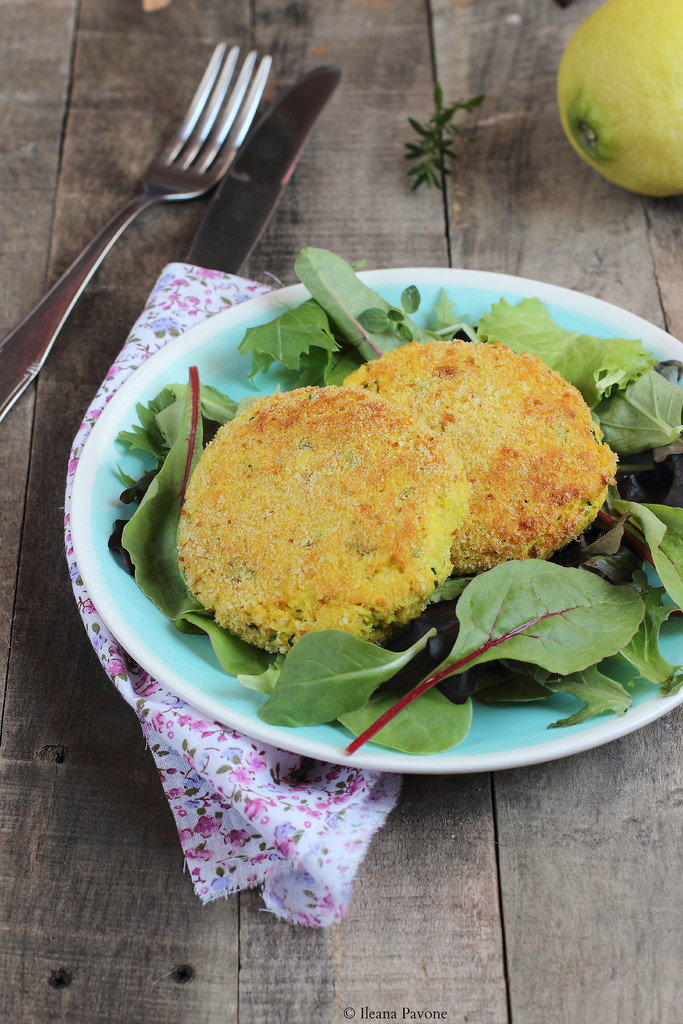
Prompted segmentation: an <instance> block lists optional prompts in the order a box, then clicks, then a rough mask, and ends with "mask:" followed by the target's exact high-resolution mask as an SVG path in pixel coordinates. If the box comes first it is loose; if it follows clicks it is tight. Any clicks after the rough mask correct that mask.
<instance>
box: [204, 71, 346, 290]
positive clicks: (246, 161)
mask: <svg viewBox="0 0 683 1024" xmlns="http://www.w3.org/2000/svg"><path fill="white" fill-rule="evenodd" d="M340 78H341V71H340V70H339V68H336V67H332V66H327V65H323V66H321V67H318V68H314V69H313V70H312V71H309V72H308V73H307V74H305V75H303V76H302V77H301V78H300V79H299V80H298V81H297V82H295V83H294V85H293V86H291V87H290V88H289V89H288V90H286V91H285V92H284V93H283V94H282V95H281V96H280V97H279V98H278V99H276V100H275V101H274V102H273V104H272V105H271V106H270V108H269V109H268V111H267V112H266V113H265V114H264V116H263V117H262V119H261V120H260V122H259V123H258V124H257V125H256V127H255V128H254V129H253V130H252V132H251V134H250V137H249V139H248V140H247V145H246V146H245V147H244V148H243V150H242V152H241V153H240V155H239V157H238V158H237V160H236V161H235V163H234V164H233V166H232V168H231V169H230V171H229V172H228V174H227V175H226V176H225V178H224V179H223V181H222V182H221V184H220V185H219V186H218V188H217V189H216V191H215V192H214V193H213V195H212V197H211V199H210V201H209V205H208V208H207V210H206V213H205V214H204V217H203V219H202V221H201V223H200V225H199V228H198V229H197V233H196V234H195V237H194V241H193V242H192V245H191V247H190V250H189V252H188V255H187V262H188V263H192V264H194V265H195V266H198V267H204V268H205V269H207V270H221V271H224V272H229V273H233V274H236V273H238V272H239V270H240V269H241V267H242V266H243V265H244V263H245V262H246V260H247V258H248V256H249V254H250V253H251V252H252V250H253V249H254V247H255V246H256V243H257V242H258V240H259V238H260V237H261V235H262V234H263V231H264V229H265V227H266V224H267V223H268V221H269V220H270V218H271V216H272V214H273V211H274V210H275V208H276V206H277V204H278V203H279V202H280V198H281V196H282V193H283V192H284V190H285V188H286V187H287V184H288V183H289V180H290V178H291V177H292V174H293V172H294V169H295V167H296V165H297V163H298V161H299V157H300V156H301V153H302V152H303V149H304V146H305V145H306V142H307V141H308V138H309V136H310V134H311V132H312V130H313V128H314V126H315V124H316V122H317V120H318V117H319V116H320V114H321V113H322V110H323V108H324V107H325V105H326V103H327V101H328V100H329V99H330V97H331V96H332V94H333V92H334V90H335V89H336V88H337V85H338V83H339V79H340Z"/></svg>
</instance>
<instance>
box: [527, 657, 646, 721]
mask: <svg viewBox="0 0 683 1024" xmlns="http://www.w3.org/2000/svg"><path fill="white" fill-rule="evenodd" d="M545 685H546V687H547V688H548V689H549V690H551V691H552V692H553V693H570V694H571V695H572V697H576V698H577V699H578V700H580V701H583V707H582V708H581V709H580V711H577V712H576V713H575V714H573V715H569V716H568V717H567V718H560V719H558V721H557V722H553V723H552V725H551V726H550V728H551V729H553V728H556V727H557V726H568V725H579V724H580V723H581V722H586V721H588V719H589V718H594V717H595V716H596V715H602V714H604V713H605V712H606V711H613V712H615V713H616V714H617V715H619V717H621V716H622V715H625V714H626V712H627V711H628V709H629V708H630V707H631V706H632V704H633V699H632V698H631V696H630V694H629V692H628V690H626V689H625V688H624V687H623V686H622V684H621V683H620V682H619V680H618V679H613V678H612V676H609V675H606V673H605V672H603V671H601V669H600V668H599V667H598V666H597V665H589V666H588V667H587V668H585V669H583V670H582V671H581V672H574V673H572V674H571V675H570V676H565V677H564V678H562V679H557V678H549V679H548V680H547V681H546V684H545Z"/></svg>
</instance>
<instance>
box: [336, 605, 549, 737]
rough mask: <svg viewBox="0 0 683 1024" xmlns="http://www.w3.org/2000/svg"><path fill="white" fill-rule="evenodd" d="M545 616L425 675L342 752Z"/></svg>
mask: <svg viewBox="0 0 683 1024" xmlns="http://www.w3.org/2000/svg"><path fill="white" fill-rule="evenodd" d="M550 614H555V613H553V612H549V613H548V615H550ZM545 618H547V615H538V616H537V617H536V618H535V619H529V621H528V622H523V623H522V624H521V625H520V626H516V627H515V628H514V629H511V630H510V632H509V633H505V634H504V635H503V636H499V637H498V638H497V639H496V640H488V641H487V642H486V643H485V644H482V645H481V647H477V649H476V650H474V651H470V653H469V654H466V655H465V656H464V658H461V659H460V660H459V661H456V662H454V663H453V664H452V665H448V666H447V667H446V668H443V669H441V671H440V672H435V673H434V675H433V676H427V678H426V679H423V680H422V682H421V683H418V684H417V686H414V687H413V688H412V690H409V691H408V693H406V694H404V695H403V697H401V698H400V699H399V700H397V701H396V703H395V704H392V705H391V707H390V708H387V710H386V711H385V712H384V714H382V715H380V717H379V718H378V719H377V720H376V721H375V722H373V723H372V725H369V726H368V728H367V729H366V730H365V732H362V733H361V734H360V736H356V738H355V740H353V741H352V742H351V743H349V745H348V747H347V748H346V750H345V751H344V753H346V754H354V753H355V752H356V750H358V748H359V747H362V746H363V744H364V743H367V742H368V740H370V739H372V737H373V736H375V735H376V733H378V732H379V731H380V729H382V728H383V727H384V726H385V725H386V724H387V723H388V722H390V721H391V720H392V718H395V717H396V715H397V714H398V713H399V711H403V709H404V708H406V707H408V705H409V704H412V703H413V701H414V700H417V698H418V697H421V696H422V694H423V693H426V692H427V690H431V688H432V686H436V684H437V683H440V682H441V681H442V680H443V679H447V678H448V676H450V675H453V673H454V672H457V671H458V670H459V669H461V668H464V667H465V665H467V664H469V662H470V661H473V660H474V659H475V658H477V657H478V656H479V655H480V654H483V653H484V652H485V651H488V650H490V649H491V648H492V647H497V646H498V644H501V643H502V642H503V640H507V639H508V638H509V637H511V636H517V635H518V634H519V633H523V632H524V630H525V629H527V628H528V627H529V626H534V625H535V624H536V623H537V622H541V621H542V620H543V619H545Z"/></svg>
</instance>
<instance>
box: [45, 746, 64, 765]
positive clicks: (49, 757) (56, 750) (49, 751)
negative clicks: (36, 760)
mask: <svg viewBox="0 0 683 1024" xmlns="http://www.w3.org/2000/svg"><path fill="white" fill-rule="evenodd" d="M66 754H67V748H66V747H65V746H64V744H63V743H46V744H45V746H44V747H43V749H42V750H41V752H40V756H41V760H43V761H54V763H55V764H63V763H64V761H66Z"/></svg>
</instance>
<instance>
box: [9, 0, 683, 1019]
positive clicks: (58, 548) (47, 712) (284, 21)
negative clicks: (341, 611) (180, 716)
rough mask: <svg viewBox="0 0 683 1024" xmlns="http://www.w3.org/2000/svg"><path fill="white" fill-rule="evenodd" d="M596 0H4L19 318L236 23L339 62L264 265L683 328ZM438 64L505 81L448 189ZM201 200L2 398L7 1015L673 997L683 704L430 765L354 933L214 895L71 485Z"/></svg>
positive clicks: (377, 862)
mask: <svg viewBox="0 0 683 1024" xmlns="http://www.w3.org/2000/svg"><path fill="white" fill-rule="evenodd" d="M598 2H599V0H572V2H571V3H570V4H566V5H563V4H560V3H558V2H551V0H546V2H545V3H539V2H538V0H516V2H515V3H509V2H507V0H469V2H468V0H431V2H430V3H425V2H424V0H402V2H401V3H391V2H390V0H249V2H247V0H201V2H197V0H172V2H171V3H170V4H169V5H167V6H166V7H164V8H163V9H159V10H157V11H155V12H153V13H152V12H149V13H146V12H145V11H144V9H143V6H142V4H141V3H140V0H81V2H80V3H76V0H31V2H23V3H22V2H19V0H15V2H8V0H4V2H3V0H0V27H1V28H2V32H0V112H1V113H2V124H3V143H2V146H0V199H1V200H2V201H1V202H0V288H1V289H2V293H3V303H2V307H1V312H0V326H2V328H3V331H5V330H9V329H10V328H11V327H12V326H13V325H14V323H16V322H17V321H18V320H19V319H20V317H21V315H22V314H23V313H25V312H26V311H28V309H29V308H30V307H31V305H32V304H33V303H34V302H35V301H36V300H37V298H38V297H39V296H40V294H41V293H42V291H43V289H44V287H45V286H46V285H47V284H49V283H50V282H51V281H53V280H54V279H55V278H56V277H57V276H58V274H59V273H60V272H61V271H62V270H63V269H64V268H65V267H66V266H67V265H68V263H69V262H70V261H71V259H72V258H73V257H74V256H75V255H76V254H77V253H78V251H79V250H80V248H81V247H82V245H83V244H84V243H85V242H86V241H87V240H88V239H89V237H90V236H91V235H92V234H93V233H94V231H95V230H97V229H98V228H99V227H100V226H101V224H102V223H103V222H104V221H105V220H106V219H107V218H108V217H109V216H110V214H111V213H113V211H114V210H115V209H116V207H117V206H118V204H119V203H120V202H122V201H123V200H124V199H126V198H127V197H128V196H129V195H130V194H131V193H132V192H133V191H134V190H135V188H136V184H137V182H138V179H139V177H140V174H141V173H142V171H143V169H144V167H145V165H146V163H147V161H148V160H149V159H150V157H151V156H152V154H153V153H154V151H155V150H156V149H157V148H158V147H159V146H160V144H161V142H162V141H163V140H164V139H165V138H166V137H167V136H168V134H169V132H170V131H171V130H172V128H173V127H174V125H175V123H176V121H177V120H178V118H179V116H180V114H181V113H182V111H183V109H184V107H185V105H186V103H187V100H188V98H189V96H190V95H191V93H192V91H193V89H194V87H195V84H196V82H197V80H198V78H199V75H200V74H201V71H202V69H203V66H204V64H205V62H206V60H207V58H208V55H209V53H210V51H211V49H212V47H213V45H214V44H215V42H217V41H218V40H219V39H222V38H227V39H228V40H229V41H231V42H232V41H236V42H239V43H241V44H243V45H245V46H252V45H255V46H256V47H257V48H259V49H260V50H262V51H264V52H265V51H270V52H272V54H273V56H274V70H273V76H272V80H271V83H270V85H269V95H274V94H275V93H276V92H277V91H278V89H279V88H281V87H283V86H286V85H289V84H291V83H292V82H293V81H294V80H295V79H296V78H297V77H298V75H299V74H301V73H302V72H303V71H306V70H308V69H310V68H311V67H313V66H315V65H316V64H320V63H331V64H337V65H339V67H340V68H341V69H342V72H343V79H342V83H341V85H340V87H339V89H338V91H337V93H336V94H335V96H334V98H333V100H332V102H331V103H330V105H329V107H328V109H327V110H326V111H325V113H324V115H323V117H322V118H321V120H320V122H319V124H318V126H317V128H316V131H315V133H314V135H313V136H312V138H311V140H310V142H309V144H308V146H307V148H306V150H305V152H304V154H303V157H302V159H301V162H300V164H299V167H298V168H297V170H296V172H295V174H294V177H293V179H292V181H291V183H290V185H289V187H288V189H287V191H286V193H285V195H284V197H283V199H282V202H281V204H280V206H279V207H278V209H277V211H276V213H275V215H274V217H273V220H272V221H271V223H270V225H269V227H268V229H267V231H266V232H265V234H264V236H263V238H262V239H261V241H260V243H259V245H258V246H257V248H256V249H255V251H254V253H253V254H252V257H251V259H250V261H249V264H248V266H247V267H245V268H244V271H245V272H246V273H247V274H249V275H250V276H253V277H255V278H268V279H272V277H274V278H275V279H276V280H280V281H282V282H283V283H286V284H288V283H291V282H292V281H293V280H294V275H293V262H294V259H295V257H296V254H297V253H298V251H299V249H300V248H302V247H303V246H304V245H319V246H323V247H326V248H330V249H333V250H335V251H337V252H339V253H340V254H341V255H343V256H344V257H346V258H347V259H349V260H352V261H358V260H362V259H365V260H366V261H367V266H369V267H379V266H401V265H404V266H409V265H430V264H431V265H434V264H436V265H444V264H447V263H448V262H449V261H450V262H451V263H452V265H454V266H467V267H473V268H480V269H486V270H498V271H503V272H507V273H514V274H522V275H525V276H528V277H532V278H539V279H542V280H545V281H551V282H555V283H558V284H562V285H566V286H569V287H572V288H577V289H580V290H582V291H585V292H588V293H590V294H593V295H596V296H598V297H600V298H604V299H607V300H609V301H612V302H615V303H618V304H619V305H622V306H625V307H626V308H628V309H630V310H632V311H633V312H635V313H638V314H639V315H641V316H644V317H646V318H647V319H648V320H651V321H653V322H655V323H658V324H660V325H663V326H666V327H667V329H669V330H670V331H672V332H673V333H674V334H677V335H679V336H683V300H682V299H681V288H680V277H681V272H680V241H681V231H682V225H683V206H682V203H681V200H680V199H677V198H676V199H670V200H661V201H658V200H646V199H642V198H641V197H638V196H633V195H631V194H628V193H626V192H624V191H622V190H619V189H617V188H615V187H614V186H611V185H609V184H608V183H607V182H605V181H603V180H602V179H601V178H600V177H599V176H598V175H596V174H595V173H594V172H593V171H591V169H590V168H588V167H587V166H585V165H584V164H583V163H582V162H581V161H580V160H579V159H578V157H577V156H576V155H575V154H574V152H573V151H572V150H571V148H570V147H569V145H568V143H567V142H566V140H565V139H564V136H563V133H562V129H561V126H560V123H559V118H558V116H557V111H556V108H555V98H554V77H555V73H556V67H557V63H558V61H559V57H560V55H561V52H562V49H563V47H564V45H565V44H566V42H567V41H568V39H569V37H570V35H571V33H572V32H573V30H574V28H575V27H576V26H577V25H578V24H579V22H580V21H581V20H583V18H584V17H586V16H587V14H588V13H589V12H590V11H591V10H592V9H594V8H595V7H596V6H598ZM435 76H436V77H437V78H438V79H439V80H440V81H441V83H442V85H443V88H444V93H445V95H446V97H447V98H449V99H450V98H453V99H455V98H461V99H464V98H468V97H470V96H473V95H475V94H476V93H479V92H484V93H485V94H486V100H485V102H484V104H483V105H482V106H481V107H480V108H479V109H478V110H477V112H476V114H475V115H474V116H473V117H472V118H470V119H469V126H470V127H472V128H473V130H474V136H475V137H474V139H473V141H471V142H470V143H465V144H463V145H462V147H460V152H461V155H460V158H459V160H458V161H457V164H456V167H455V172H456V173H455V175H454V176H453V178H452V179H451V180H449V183H448V189H447V194H446V201H445V203H444V197H442V195H441V194H440V193H439V192H438V191H436V190H432V191H420V192H417V193H413V192H411V191H410V183H409V180H408V178H407V176H406V174H405V171H406V165H405V161H404V159H403V148H404V143H405V142H406V141H407V140H408V138H409V137H410V135H411V132H410V129H409V126H408V122H407V118H408V116H409V115H414V116H417V117H426V116H428V114H429V113H430V111H431V102H432V88H433V82H434V77H435ZM464 123H467V119H465V122H464ZM29 156H30V157H31V159H30V160H27V157H29ZM204 208H205V201H203V200H198V201H196V202H193V203H185V204H175V205H173V206H171V205H168V206H164V207H160V208H157V209H152V210H150V211H148V212H147V213H145V214H143V216H142V217H141V218H140V220H139V221H138V222H137V223H136V224H134V225H133V227H131V228H130V229H129V230H128V232H126V234H125V235H124V237H123V238H122V239H121V240H120V241H119V242H118V243H117V246H116V247H115V249H114V251H113V252H112V253H111V254H110V256H109V257H108V258H107V260H106V262H105V264H104V265H103V267H102V268H101V269H100V271H99V272H98V274H97V275H96V277H95V279H94V280H93V281H92V282H91V284H90V286H89V287H88V289H87V290H86V293H85V294H84V296H83V297H82V299H81V300H80V301H79V303H78V306H77V307H76V310H75V311H74V313H73V315H72V317H71V318H70V320H69V322H68V324H67V325H66V327H65V329H64V330H63V332H62V335H61V336H60V339H59V342H58V344H57V346H56V347H55V350H54V352H53V353H52V355H51V356H50V359H49V360H48V363H47V364H46V366H45V368H44V370H43V371H42V372H41V375H40V378H39V381H38V383H37V385H35V386H33V387H32V388H31V389H30V391H29V393H27V394H26V395H25V396H24V397H23V398H22V399H21V401H20V402H19V403H18V405H17V407H16V408H15V409H14V410H13V411H12V414H11V415H10V416H9V417H8V418H7V419H6V420H5V421H4V422H3V423H2V424H0V474H2V475H1V479H2V483H3V488H2V493H1V494H0V530H1V531H2V532H1V536H0V671H2V672H3V678H4V679H5V687H4V694H3V698H2V699H3V704H2V710H1V714H2V723H1V731H0V970H1V971H2V977H3V979H4V982H3V985H1V986H0V1016H2V1019H3V1020H5V1019H6V1020H8V1021H12V1024H35V1022H36V1021H41V1022H42V1021H49V1020H68V1021H69V1022H70V1024H71V1022H73V1024H92V1022H93V1021H97V1022H98V1024H123V1022H125V1024H157V1022H158V1024H171V1022H175V1021H178V1022H180V1021H183V1022H186V1021H193V1022H195V1021H196V1022H198V1024H203V1022H206V1024H209V1022H211V1024H214V1022H216V1021H221V1022H225V1024H259V1022H263V1024H266V1022H268V1024H272V1022H276V1024H279V1022H283V1024H284V1022H288V1024H289V1022H292V1021H295V1022H299V1021H308V1020H312V1021H316V1022H320V1024H341V1022H342V1021H343V1020H346V1019H351V1018H350V1017H348V1016H345V1015H344V1011H345V1009H347V1008H350V1009H353V1010H354V1011H355V1013H356V1018H355V1019H357V1020H360V1019H362V1017H361V1014H362V1011H363V1007H366V1008H367V1012H369V1011H374V1012H377V1011H380V1012H384V1013H385V1014H390V1013H391V1012H395V1013H396V1014H397V1019H401V1016H402V1011H403V1007H408V1008H411V1007H412V1008H414V1009H415V1010H421V1011H423V1012H424V1011H425V1010H428V1009H431V1010H434V1011H440V1012H442V1013H447V1017H446V1018H444V1019H446V1020H448V1021H451V1022H452V1021H457V1022H458V1024H464V1022H468V1021H469V1022H470V1024H549V1022H553V1024H585V1022H586V1021H589V1020H590V1021H592V1020H600V1021H602V1022H603V1024H617V1022H618V1024H676V1022H677V1021H678V1019H679V1016H680V1013H679V1007H680V1004H681V997H682V992H681V982H680V971H679V964H680V960H681V954H682V953H683V949H682V945H683V940H682V939H681V933H680V927H679V925H680V906H681V896H682V895H683V894H682V892H681V885H682V883H681V878H682V877H683V872H682V871H681V868H682V867H683V865H682V863H681V860H682V854H681V845H680V835H681V807H682V806H683V799H682V794H683V780H682V778H681V764H682V763H683V762H682V758H681V739H680V735H681V725H682V724H683V717H682V715H681V713H680V712H679V713H675V714H672V715H670V716H668V717H667V718H665V719H662V720H661V721H658V722H655V723H653V724H652V725H650V726H648V727H647V728H646V729H643V730H641V731H639V732H638V733H636V734H634V735H632V736H627V737H625V738H624V739H622V740H619V741H617V742H615V743H612V744H610V745H609V746H606V747H603V748H600V749H598V750H595V751H591V752H588V753H586V754H581V755H577V756H575V757H573V758H570V759H567V760H564V761H559V762H556V763H551V764H546V765H540V766H535V767H530V768H524V769H519V770H513V771H507V772H501V773H498V774H496V775H494V776H489V775H486V774H481V775H473V776H464V777H450V778H441V777H433V778H432V777H424V776H406V777H405V778H404V780H403V790H402V797H401V800H400V803H399V805H398V806H397V808H396V810H395V811H394V813H393V814H392V816H391V817H390V819H389V822H388V823H387V825H386V827H385V828H384V829H382V830H381V832H380V833H379V834H378V835H377V836H376V837H375V840H374V842H373V844H372V846H371V848H370V851H369V853H368V855H367V857H366V859H365V861H364V863H363V864H362V865H361V868H360V871H359V875H358V879H357V883H356V887H355V890H354V895H353V899H352V901H351V905H350V907H349V911H348V914H347V917H346V919H345V920H344V922H342V924H341V925H339V926H338V927H336V928H334V929H331V930H328V931H322V932H320V931H315V930H311V929H304V928H294V927H291V926H288V925H286V924H283V923H282V922H279V921H278V920H276V919H275V918H273V916H272V915H270V914H268V913H267V912H264V910H263V909H262V908H263V904H262V901H261V899H260V896H259V894H258V893H256V892H249V893H245V894H242V895H241V896H239V897H235V898H231V899H229V900H218V901H216V902H214V903H212V904H210V905H208V906H202V905H201V904H200V903H199V901H198V900H197V898H196V897H195V896H194V894H193V891H192V887H191V883H190V879H189V877H188V874H187V872H186V871H185V870H184V867H183V859H182V854H181V851H180V847H179V844H178V840H177V834H176V830H175V825H174V822H173V819H172V816H171V813H170V810H169V808H168V804H167V802H166V800H165V798H164V796H163V793H162V790H161V785H160V783H159V780H158V778H157V774H156V770H155V768H154V764H153V762H152V759H151V757H150V755H149V752H148V751H147V750H146V749H145V746H144V742H143V740H142V737H141V734H140V730H139V727H138V724H137V721H136V719H135V716H134V715H133V713H132V712H131V710H130V709H129V708H128V707H126V706H125V704H124V703H123V701H122V700H121V699H120V698H119V697H118V695H117V694H116V693H115V691H114V690H113V688H112V687H111V686H110V684H109V682H108V681H107V679H106V677H105V676H104V674H103V672H102V669H101V666H100V664H99V662H98V659H97V657H96V656H95V654H94V653H93V651H92V650H91V649H90V646H89V644H88V641H87V639H86V637H85V633H84V631H83V629H82V626H81V622H80V618H79V616H78V612H77V609H76V607H75V603H74V601H73V596H72V592H71V587H70V583H69V580H68V578H67V571H66V564H65V559H64V554H63V539H62V511H63V488H64V478H65V474H66V460H67V457H68V452H69V447H70V443H71V439H72V437H73V436H74V434H75V432H76V430H77V428H78V426H79V423H80V419H81V417H82V414H83V412H84V410H85V409H86V407H87V405H88V404H89V402H90V400H91V398H92V396H93V394H94V392H95V390H96V389H97V387H98V385H99V383H100V381H101V379H102V377H103V375H104V373H105V372H106V370H107V368H108V366H109V365H110V363H111V362H112V360H113V359H114V357H115V356H116V354H117V352H118V351H119V349H120V347H121V345H122V343H123V341H124V340H125V337H126V334H127V332H128V329H129V328H130V326H131V324H132V323H133V322H134V320H135V318H136V317H137V315H138V313H139V311H140V309H141V306H142V304H143V302H144V300H145V297H146V296H147V294H148V293H149V291H150V289H151V287H152V286H153V284H154V281H155V279H156V277H157V275H158V273H159V271H160V270H161V269H162V267H163V266H164V264H165V263H167V262H168V261H170V260H175V259H182V258H183V256H184V254H185V252H186V251H187V247H188V245H189V242H190V239H191V237H192V235H193V233H194V230H195V228H196V226H197V224H198V222H199V219H200V217H201V215H202V213H203V210H204ZM271 276H272V277H271ZM367 1012H366V1017H365V1019H372V1018H370V1017H369V1016H368V1015H367Z"/></svg>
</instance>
